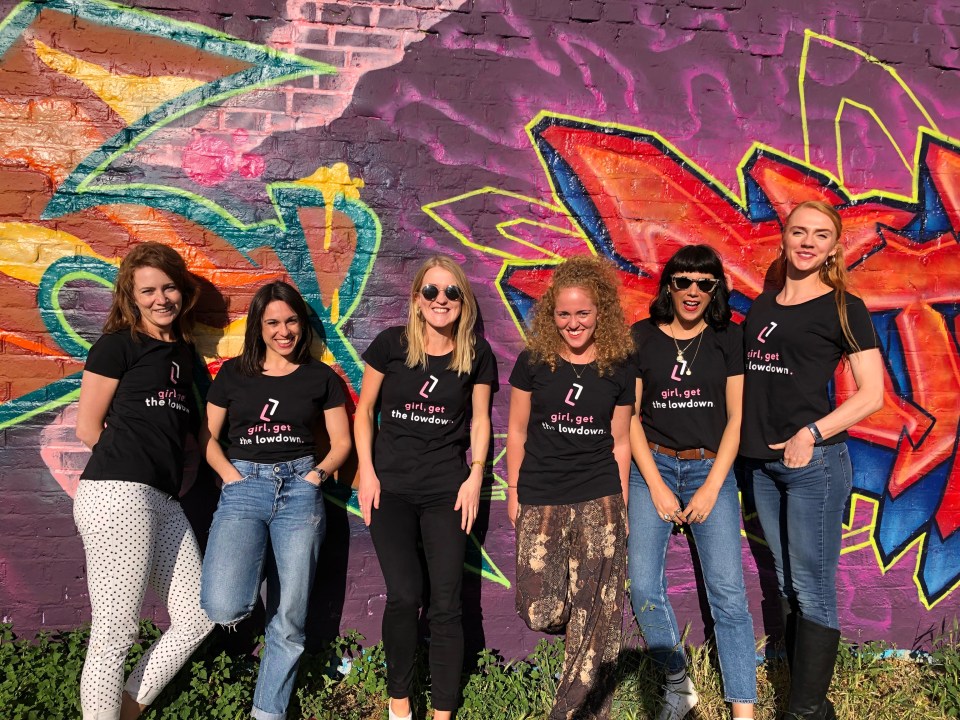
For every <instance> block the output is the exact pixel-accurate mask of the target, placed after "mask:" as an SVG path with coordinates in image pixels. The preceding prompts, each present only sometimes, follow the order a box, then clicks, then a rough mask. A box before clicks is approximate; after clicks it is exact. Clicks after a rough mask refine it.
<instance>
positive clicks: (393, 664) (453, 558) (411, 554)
mask: <svg viewBox="0 0 960 720" xmlns="http://www.w3.org/2000/svg"><path fill="white" fill-rule="evenodd" d="M455 503H456V496H455V495H443V496H439V497H438V496H432V497H422V498H418V497H413V496H408V495H393V494H391V493H388V492H381V493H380V509H379V510H377V509H374V510H373V515H372V518H371V521H370V536H371V537H372V538H373V545H374V548H376V551H377V559H378V560H379V561H380V570H381V571H382V572H383V579H384V581H385V582H386V585H387V606H386V609H385V610H384V613H383V647H384V651H385V652H386V655H387V691H388V692H389V694H390V697H392V698H404V697H409V696H410V686H411V684H412V681H413V659H414V655H415V653H416V649H417V626H418V620H419V611H420V607H421V606H422V604H423V603H422V593H423V568H422V566H421V563H420V555H419V553H418V551H417V541H418V540H419V539H422V541H423V551H424V555H425V556H426V559H427V573H428V577H429V578H430V609H429V611H428V613H427V619H428V620H429V623H430V676H431V678H432V683H433V687H432V695H433V707H434V708H435V709H437V710H451V711H452V710H456V709H457V700H458V696H459V691H460V673H461V671H462V669H463V624H462V621H461V617H462V613H461V606H462V601H461V597H460V594H461V590H462V587H463V559H464V552H465V550H466V539H467V536H466V534H465V533H464V532H463V530H461V529H460V522H461V513H460V512H459V511H456V512H455V511H454V509H453V506H454V504H455Z"/></svg>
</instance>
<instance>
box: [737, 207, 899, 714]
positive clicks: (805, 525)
mask: <svg viewBox="0 0 960 720" xmlns="http://www.w3.org/2000/svg"><path fill="white" fill-rule="evenodd" d="M842 233H843V225H842V222H841V218H840V214H839V213H838V212H837V211H836V209H835V208H834V207H833V206H832V205H828V204H827V203H824V202H821V201H808V202H803V203H800V204H799V205H797V206H796V207H795V208H794V209H793V211H792V212H791V213H790V214H789V215H788V216H787V218H786V220H785V221H784V223H783V235H782V238H781V247H780V257H779V258H778V260H777V261H776V264H775V266H774V267H773V268H772V275H773V276H774V277H775V278H776V279H777V280H778V281H779V283H778V284H779V288H778V289H776V290H772V291H769V292H765V293H763V294H761V295H760V296H759V297H758V298H757V299H756V300H754V301H753V305H752V306H751V307H750V312H749V313H748V314H747V319H746V322H745V323H744V335H745V337H746V347H745V349H746V351H747V357H746V363H747V364H746V384H745V386H744V402H743V408H744V413H743V432H742V436H741V441H740V454H741V455H743V457H744V458H745V468H746V472H747V477H748V478H751V479H752V482H753V495H754V500H755V502H756V506H757V516H758V517H759V519H760V524H761V525H762V526H763V534H764V537H765V538H766V540H767V543H768V544H769V546H770V551H771V552H772V553H773V559H774V564H775V565H776V570H777V582H778V584H779V587H780V596H781V599H780V602H781V606H782V608H783V614H784V622H785V639H786V644H787V660H788V661H789V665H790V672H791V682H790V699H789V701H788V704H787V712H786V715H785V717H786V718H789V719H790V720H796V719H799V718H816V719H817V720H832V719H833V718H836V713H835V711H834V709H833V704H832V703H831V702H830V700H829V698H827V690H828V689H829V687H830V679H831V678H832V677H833V666H834V663H835V662H836V658H837V646H838V644H839V642H840V629H839V627H840V625H839V621H838V617H837V588H836V573H837V566H838V564H839V561H840V539H841V534H842V524H843V516H844V508H845V507H846V504H847V498H848V497H849V496H850V490H851V487H852V484H853V469H852V467H851V465H850V455H849V453H848V452H847V444H846V442H845V440H846V439H847V437H848V436H847V429H848V428H850V427H851V426H853V425H855V424H856V423H858V422H860V421H861V420H863V419H864V418H866V417H868V416H869V415H871V414H872V413H874V412H876V411H877V410H879V409H880V407H881V406H882V404H883V359H882V358H881V356H880V350H879V347H878V341H877V336H876V333H875V332H874V329H873V323H872V322H871V319H870V313H869V312H868V311H867V308H866V306H865V305H864V303H863V300H861V299H860V298H858V297H856V296H855V295H851V294H850V293H849V292H847V268H846V263H845V261H844V257H843V245H842V244H841V243H840V238H841V235H842ZM841 364H843V365H846V366H847V367H846V368H845V370H849V372H850V373H851V374H852V376H853V381H854V383H855V385H856V388H857V389H856V391H855V392H854V393H853V394H851V395H850V396H849V397H847V398H846V399H844V400H843V401H842V402H837V403H834V402H833V401H832V399H831V397H830V381H831V380H832V379H833V377H834V373H835V372H836V370H837V368H838V367H839V366H841Z"/></svg>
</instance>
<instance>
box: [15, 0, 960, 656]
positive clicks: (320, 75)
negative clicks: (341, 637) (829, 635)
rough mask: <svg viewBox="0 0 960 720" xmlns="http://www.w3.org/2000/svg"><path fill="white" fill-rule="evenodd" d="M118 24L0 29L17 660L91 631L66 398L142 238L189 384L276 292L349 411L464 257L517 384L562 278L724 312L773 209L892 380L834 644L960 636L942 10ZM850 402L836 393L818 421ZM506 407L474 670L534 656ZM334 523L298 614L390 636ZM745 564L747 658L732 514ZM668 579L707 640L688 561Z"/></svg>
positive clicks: (761, 258)
mask: <svg viewBox="0 0 960 720" xmlns="http://www.w3.org/2000/svg"><path fill="white" fill-rule="evenodd" d="M131 4H132V5H133V7H125V6H120V5H117V4H115V3H112V2H107V1H106V0H44V1H41V0H36V1H28V2H20V3H17V4H14V3H10V2H7V3H5V4H0V13H2V19H0V297H2V302H0V356H2V357H0V367H2V368H3V370H2V373H0V376H2V385H0V431H2V433H3V435H2V437H3V443H2V445H0V485H2V488H3V490H4V493H5V499H6V502H5V503H4V506H3V509H0V523H2V524H3V527H4V533H3V541H2V544H0V615H2V616H3V617H2V619H4V620H6V621H10V622H14V623H15V627H16V629H17V630H18V631H20V632H25V633H29V632H32V631H34V630H36V629H38V628H43V627H48V628H52V627H65V626H73V625H77V624H79V623H80V622H82V621H83V620H85V619H86V618H87V617H88V612H89V610H88V605H87V602H86V597H85V579H84V575H83V567H82V565H83V561H82V548H81V547H80V543H79V538H78V537H77V536H76V532H75V528H74V526H73V523H72V516H71V501H70V497H71V496H72V494H73V491H74V489H75V487H76V483H77V480H78V477H79V473H80V471H81V469H82V467H83V465H84V463H85V461H86V457H87V455H86V451H85V449H84V448H83V447H82V446H81V445H80V444H79V443H78V442H77V441H76V440H75V439H74V437H73V424H74V421H75V412H76V406H75V401H76V398H77V395H78V391H79V378H80V373H81V371H82V368H83V362H84V359H85V357H86V353H87V351H88V349H89V347H90V345H91V343H92V342H93V341H94V340H95V339H96V337H97V335H98V333H99V330H100V326H101V324H102V319H103V317H104V315H105V312H106V309H107V306H108V304H109V292H110V289H111V288H112V283H113V280H114V278H115V276H116V268H117V265H118V264H119V261H120V258H122V257H123V255H124V254H125V253H126V252H127V251H128V249H129V248H130V247H131V246H133V245H135V244H136V243H139V242H143V241H146V240H156V241H159V242H163V243H166V244H168V245H170V246H171V247H173V248H175V249H177V250H178V251H179V252H180V253H181V254H182V255H183V256H184V257H185V258H186V259H187V261H188V264H189V266H190V267H191V269H192V271H193V272H194V273H195V274H196V276H197V277H198V278H199V279H200V281H201V283H202V286H203V296H202V304H201V312H200V321H201V326H200V329H199V338H198V342H197V349H198V352H199V355H200V358H201V360H200V363H201V364H202V365H203V366H204V368H205V370H206V371H207V372H206V373H205V374H208V375H214V374H215V373H216V372H217V370H218V368H219V365H220V363H221V362H222V361H223V359H224V358H226V357H230V356H232V355H235V354H236V353H237V352H238V351H239V347H240V342H241V339H242V336H243V332H244V327H243V323H244V315H245V310H246V306H247V304H248V301H249V299H250V297H251V295H252V293H253V292H254V290H255V288H256V287H257V286H259V285H260V284H261V283H263V282H265V281H268V280H270V279H274V278H285V279H288V280H290V281H291V282H293V283H294V284H295V285H297V286H298V287H299V288H300V290H301V291H302V292H303V294H304V296H305V297H306V299H307V301H308V303H309V305H310V307H311V309H312V311H313V313H314V314H315V317H314V324H315V327H316V329H317V331H318V334H319V336H320V338H321V339H322V341H323V353H324V359H325V360H326V361H327V362H328V363H330V364H331V365H332V366H333V367H334V368H335V369H336V371H337V372H338V373H339V375H340V376H341V378H342V379H343V380H344V382H345V383H346V385H347V387H348V388H349V390H350V392H351V394H352V396H353V397H354V398H355V397H356V394H357V392H358V390H359V382H360V378H361V376H362V372H363V365H362V362H361V360H360V353H361V352H362V351H363V350H364V349H365V348H366V346H367V344H368V343H369V342H370V340H372V338H373V337H374V336H375V335H376V334H377V333H378V332H379V330H381V329H383V328H384V327H386V326H388V325H390V324H396V323H398V322H402V319H403V317H404V312H405V309H404V308H403V298H404V297H405V295H406V292H407V283H409V278H410V276H411V274H412V270H413V268H414V267H415V266H416V265H417V264H418V263H419V261H420V260H421V259H422V258H423V257H424V256H426V255H427V254H430V253H432V252H443V253H446V254H449V255H452V256H454V257H455V258H457V260H458V261H460V262H461V263H462V264H463V265H464V267H465V270H466V271H467V273H468V275H469V277H470V279H471V282H472V283H473V284H474V285H475V288H476V290H477V296H478V300H479V303H480V309H481V317H482V329H483V332H484V333H485V335H486V336H487V338H488V340H490V342H491V345H492V347H493V348H494V351H495V353H496V354H497V356H498V359H499V364H500V371H501V385H502V386H503V387H504V388H505V389H506V388H507V384H506V382H505V380H506V377H507V375H508V374H509V370H510V368H511V367H512V364H513V360H514V358H515V357H516V355H517V353H518V352H519V350H520V349H521V347H522V343H523V334H524V326H525V319H526V317H527V316H528V314H529V311H530V309H531V307H532V305H533V303H534V302H535V301H536V299H537V298H538V297H539V295H540V293H542V291H543V288H544V287H545V285H546V283H547V282H548V280H549V277H550V273H551V272H552V269H553V268H554V267H555V266H556V265H557V264H559V263H561V262H563V261H564V260H565V259H566V258H568V257H571V256H574V255H578V254H597V255H602V256H605V257H607V258H609V259H610V260H611V261H612V262H613V263H614V264H615V265H616V267H617V268H618V269H619V271H620V275H621V279H622V282H623V295H622V297H623V302H624V306H625V308H626V309H627V311H628V315H629V317H630V319H639V318H641V317H643V316H644V315H645V313H646V307H647V305H648V304H649V301H650V299H651V294H652V292H653V291H654V289H655V283H654V281H653V279H654V278H656V277H657V276H658V274H659V271H660V268H661V267H662V265H663V263H664V262H665V261H666V259H667V258H668V257H669V256H670V255H671V254H672V253H673V252H674V251H675V250H676V249H677V248H678V247H680V246H682V245H684V244H688V243H691V242H709V243H711V244H713V245H714V246H716V247H717V248H718V249H720V250H721V251H722V253H723V255H724V257H725V259H726V261H727V264H728V266H729V269H730V273H731V281H732V283H733V289H734V297H733V301H734V307H735V311H736V313H737V314H738V316H740V317H742V315H743V314H744V313H746V311H747V310H748V309H749V307H750V303H751V301H752V299H753V298H754V297H756V295H757V294H758V293H759V292H760V290H761V289H762V288H763V286H764V282H765V274H766V271H767V268H768V266H769V264H770V262H771V260H772V259H773V258H774V256H775V255H776V252H777V243H778V240H779V230H780V221H781V218H782V217H783V215H784V212H785V210H787V209H789V207H791V206H792V205H793V204H794V203H796V202H798V201H800V200H804V199H811V198H822V199H825V200H827V201H828V202H831V203H833V204H834V205H836V206H837V207H838V208H839V209H840V211H841V214H842V215H843V218H844V223H845V227H846V229H847V233H846V243H847V257H848V258H849V260H850V272H851V276H852V278H853V283H854V291H855V292H856V293H858V294H859V295H861V296H862V297H863V298H864V300H865V301H866V302H867V305H868V306H869V308H870V310H871V312H872V314H873V319H874V322H875V325H876V327H877V329H878V331H879V333H880V338H881V343H882V347H883V352H884V356H885V363H886V365H885V366H886V372H887V377H886V398H885V405H884V409H883V410H882V411H881V412H880V413H878V414H877V415H875V416H874V417H872V418H870V419H869V420H868V421H866V422H864V423H862V424H861V425H860V426H858V427H857V428H855V429H854V431H853V436H854V438H855V439H854V440H853V441H852V443H851V447H852V452H853V460H854V465H855V469H856V479H855V489H854V497H853V500H852V502H851V507H850V514H849V517H848V522H847V524H846V525H845V535H844V554H843V557H842V558H841V573H840V586H841V598H840V605H841V618H842V622H843V626H844V631H845V632H846V633H848V634H849V635H852V636H860V637H863V638H864V639H878V638H879V639H887V640H890V641H893V642H897V643H899V644H900V645H902V646H904V647H909V646H913V645H918V644H924V643H927V642H929V640H930V639H931V637H932V634H933V633H935V631H936V628H937V627H938V626H940V625H942V624H943V623H944V622H948V621H949V620H950V619H952V618H953V617H954V616H956V615H957V612H958V608H960V592H958V588H960V539H958V537H960V530H958V528H960V464H958V463H957V461H956V453H957V447H958V436H960V409H958V403H957V401H956V398H957V397H958V393H960V369H958V368H960V357H958V345H957V316H958V307H960V250H958V248H957V238H958V235H957V232H958V230H960V189H958V186H957V178H958V177H960V175H958V173H957V170H958V168H960V141H958V140H957V139H956V138H958V137H960V119H958V117H957V113H956V109H955V103H951V102H950V100H951V99H952V98H953V97H960V84H958V85H957V86H954V84H953V83H954V82H955V81H954V80H953V76H952V75H950V74H946V75H944V74H943V73H939V74H937V75H932V74H931V73H932V72H934V71H933V70H931V67H932V66H931V65H929V64H924V63H926V58H927V57H928V56H927V55H926V54H925V53H927V52H929V53H930V55H929V57H930V58H932V59H931V60H930V62H931V63H933V65H935V66H936V67H938V68H949V67H957V66H958V65H960V63H958V62H957V59H956V58H954V57H953V56H952V55H951V51H950V50H949V48H951V47H955V46H956V45H957V44H958V42H960V40H954V39H953V33H955V23H952V21H951V17H952V15H951V14H950V11H949V8H946V9H942V10H941V9H940V8H939V5H937V4H936V3H933V4H931V7H930V8H928V10H929V12H927V14H925V15H924V14H923V13H921V12H920V11H919V10H917V11H914V10H909V11H907V10H903V12H901V11H900V10H897V11H896V12H894V8H895V4H894V3H887V2H886V1H885V0H882V1H881V2H878V3H875V6H876V7H875V8H873V9H872V10H871V13H872V15H871V16H870V17H866V18H859V17H855V16H852V15H850V13H849V11H843V12H839V11H838V8H840V7H841V6H842V3H839V4H838V3H837V2H833V1H832V0H811V2H810V3H808V5H809V6H810V7H808V8H805V9H804V10H803V12H802V13H801V12H800V11H798V10H796V9H795V8H794V7H793V4H791V3H786V2H779V0H772V1H771V2H770V3H768V4H766V5H765V7H764V8H763V9H754V10H749V11H748V9H742V8H741V9H736V8H726V7H717V8H699V9H691V8H688V7H686V6H685V4H684V3H682V2H680V0H676V1H674V0H668V1H667V2H662V3H655V4H638V3H633V2H627V1H626V0H624V1H623V2H619V1H616V0H614V1H609V2H605V3H601V4H597V8H595V9H590V8H588V7H587V5H590V4H589V3H580V4H576V3H574V4H570V7H569V8H568V7H566V4H563V5H564V7H565V8H566V9H564V10H563V12H562V13H561V12H560V11H559V10H557V11H554V10H550V11H549V12H548V10H547V9H546V8H545V6H544V4H543V3H541V2H538V1H537V0H496V1H494V0H475V1H474V2H452V3H451V2H437V3H435V4H430V3H416V5H417V7H413V6H412V5H408V4H402V3H400V4H393V3H390V2H385V3H370V2H364V1H362V0H356V1H353V0H349V1H347V0H345V1H343V2H340V3H338V4H336V5H335V6H334V5H331V4H329V3H327V4H323V3H312V2H305V1H304V0H283V1H281V2H272V3H263V2H259V1H258V0H244V1H243V2H240V1H239V0H238V2H237V3H235V5H236V8H235V9H231V11H230V12H227V11H224V10H222V9H221V7H220V4H219V3H216V2H212V1H210V0H200V1H199V2H198V3H196V5H197V7H196V8H181V9H175V10H169V11H164V10H157V9H155V8H156V3H149V2H146V0H144V2H133V3H131ZM705 4H709V3H705ZM267 5H269V9H265V8H266V6H267ZM748 5H749V4H748ZM137 6H142V8H138V7H137ZM274 6H276V7H274ZM888 6H889V7H888ZM148 7H149V8H150V9H147V8H148ZM592 7H593V6H592V5H591V8H592ZM885 12H889V13H891V18H887V20H893V15H896V20H897V22H896V23H894V22H886V21H883V22H881V21H882V20H883V17H885V16H883V13H885ZM551 13H552V14H551ZM557 13H559V14H557ZM903 13H907V14H909V13H915V14H916V13H920V14H919V15H918V16H917V17H901V15H902V14H903ZM877 14H879V16H878V15H877ZM881 16H882V17H881ZM878 17H879V19H878ZM823 18H831V20H829V21H824V20H823ZM878 23H879V24H882V25H883V29H882V30H879V29H878V28H877V27H876V25H877V24H878ZM897 23H899V25H898V24H897ZM929 27H933V28H935V29H936V31H937V32H939V33H941V34H942V37H939V38H934V37H932V35H930V32H931V31H929V30H927V29H926V28H929ZM924 32H925V33H927V35H926V36H924V37H925V48H926V49H924V50H923V52H921V51H920V50H917V51H916V52H917V54H911V53H912V52H913V49H914V46H915V45H916V42H915V40H914V39H913V38H914V37H915V36H916V34H917V33H921V34H922V33H924ZM884 33H885V34H884ZM691 58H699V59H698V60H697V61H695V62H694V61H693V60H691ZM920 58H923V59H924V60H923V62H921V61H920ZM319 349H320V346H318V351H319ZM202 385H204V383H201V386H202ZM850 389H851V379H850V378H849V377H848V376H846V375H843V374H839V375H838V376H837V377H836V380H835V388H834V391H835V394H836V397H837V398H842V397H843V396H844V394H845V393H848V392H850ZM204 390H205V387H200V388H199V391H200V392H201V393H202V392H203V391H204ZM508 395H509V393H508V392H500V393H499V395H498V396H497V398H496V399H495V405H494V426H495V432H497V436H496V438H495V442H494V448H493V451H492V452H491V455H490V457H489V461H490V465H489V468H490V472H489V477H488V482H487V485H486V486H485V488H484V494H483V499H484V517H482V518H481V521H480V522H479V523H478V527H477V529H476V530H475V532H474V535H473V536H472V538H471V540H472V542H471V543H468V548H469V550H468V562H467V567H468V569H469V570H470V571H471V572H470V576H469V578H468V587H467V594H468V596H469V597H468V600H467V605H466V610H467V614H468V615H469V616H470V618H471V620H470V625H471V631H472V632H473V634H474V637H473V638H472V639H471V642H472V643H473V644H475V645H479V644H486V645H487V646H490V647H494V648H497V649H499V650H501V651H502V652H504V653H505V654H507V655H522V654H525V653H526V652H528V651H529V649H530V648H531V647H532V646H533V644H534V642H535V639H536V636H535V635H534V634H532V633H529V632H527V631H526V629H525V628H524V626H523V624H522V622H521V621H520V620H519V619H518V618H517V617H516V614H515V612H514V611H513V587H512V578H513V569H512V565H513V534H512V529H511V528H510V526H509V523H508V522H507V520H506V515H505V486H506V481H505V478H506V467H505V459H504V454H505V447H504V437H503V435H502V434H501V433H502V432H503V431H504V430H505V428H506V417H507V402H506V400H507V396H508ZM215 500H216V491H215V489H213V485H212V479H211V478H210V476H209V472H208V471H205V470H204V468H202V467H201V468H200V471H199V473H198V474H197V480H196V482H195V483H194V484H193V486H192V487H190V489H189V490H188V492H187V493H186V495H185V498H184V503H185V506H186V507H187V508H188V511H190V512H191V513H192V514H191V519H192V520H193V521H194V522H195V524H196V525H197V526H198V534H199V535H200V536H201V537H203V536H204V530H205V528H204V522H207V523H208V522H209V514H208V513H207V515H204V510H203V509H202V508H204V507H206V508H207V510H209V505H210V503H211V502H214V503H215ZM328 500H329V501H330V502H331V503H332V505H331V507H336V508H338V510H339V511H340V513H341V515H340V516H339V517H340V520H339V523H340V524H339V526H338V527H339V530H337V531H335V532H332V533H331V535H330V537H329V539H328V542H327V543H326V544H325V547H324V559H323V562H324V563H326V573H325V574H324V573H323V572H321V575H323V580H322V582H321V583H320V585H318V589H317V590H315V595H316V594H318V592H319V594H320V595H322V598H323V599H322V601H321V602H320V604H319V605H318V609H316V610H315V614H317V615H322V616H323V617H325V618H327V620H328V621H329V622H330V623H333V624H334V625H338V626H339V627H340V628H344V629H345V628H351V627H355V628H358V629H360V630H361V631H362V632H363V633H365V634H366V635H368V636H369V637H373V638H376V637H378V636H379V617H380V612H381V610H382V607H383V602H384V597H383V586H382V580H381V578H380V575H379V568H378V567H377V563H376V559H375V557H374V555H373V549H372V544H371V542H370V540H369V535H368V534H367V532H366V529H365V528H364V527H363V524H362V522H361V521H360V520H359V519H358V513H357V506H356V496H355V493H353V492H352V491H351V489H350V488H349V485H348V484H341V485H339V486H337V487H336V488H334V489H332V490H330V492H329V493H328ZM745 535H746V538H745V542H744V550H743V556H744V561H745V565H746V568H747V573H748V576H749V587H750V592H751V607H752V609H753V611H754V614H755V617H756V619H757V623H756V624H757V632H758V635H760V634H763V633H766V632H771V631H772V629H771V627H770V626H769V623H768V621H767V617H766V616H767V611H768V608H767V607H766V605H767V604H768V598H767V597H766V593H768V587H766V585H768V584H769V580H770V572H769V568H765V567H764V564H763V560H762V559H761V558H760V557H759V555H758V554H757V548H758V547H762V542H761V538H759V536H758V525H757V523H756V521H755V518H753V517H751V516H749V514H748V516H747V518H746V522H745ZM669 573H670V578H671V586H672V594H673V595H674V596H675V605H676V607H677V608H678V610H679V612H680V613H681V614H682V615H683V616H684V617H685V618H686V619H689V620H691V621H692V622H693V625H694V627H693V631H692V634H691V637H692V638H694V639H699V638H700V637H702V626H703V622H702V613H701V612H700V609H699V606H698V604H697V601H696V593H695V592H694V590H695V589H696V577H695V575H694V574H693V573H692V571H691V567H690V559H689V552H688V551H687V548H686V543H685V540H684V539H683V538H682V537H677V538H676V539H675V546H674V548H673V551H672V552H671V560H670V567H669ZM146 612H148V613H152V614H157V613H158V611H157V609H156V606H155V604H153V605H151V604H150V603H149V602H148V607H147V610H146ZM159 617H160V618H161V619H162V613H161V614H159ZM331 618H332V619H331ZM325 629H326V630H329V629H330V628H329V627H327V628H325Z"/></svg>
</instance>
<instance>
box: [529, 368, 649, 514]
mask: <svg viewBox="0 0 960 720" xmlns="http://www.w3.org/2000/svg"><path fill="white" fill-rule="evenodd" d="M635 374H636V373H635V371H634V369H633V366H632V364H630V363H623V364H622V365H619V366H617V367H615V368H613V369H611V370H609V371H608V372H607V374H606V375H604V376H603V377H600V375H599V374H597V369H596V366H595V365H594V364H592V363H591V364H589V365H572V364H571V363H568V362H566V361H565V360H560V363H559V364H558V365H557V370H556V372H554V371H552V370H551V369H550V366H549V365H546V364H545V363H540V362H538V363H534V364H531V363H530V351H529V350H524V351H523V352H522V353H520V357H518V358H517V363H516V365H514V367H513V372H512V373H510V384H511V385H512V386H513V387H515V388H517V389H518V390H525V391H526V392H529V393H530V394H531V395H530V421H529V423H528V424H527V441H526V443H525V444H524V446H523V450H524V455H523V462H522V463H521V465H520V481H519V483H518V489H517V493H518V496H517V497H518V500H519V501H520V502H521V503H524V504H529V505H568V504H571V503H579V502H586V501H587V500H596V499H597V498H601V497H607V496H609V495H615V494H617V493H619V492H621V487H620V470H619V468H618V466H617V460H616V458H615V457H614V455H613V435H612V434H611V432H610V426H611V420H612V419H613V411H614V407H615V406H617V405H633V402H634V398H635V390H636V381H635V379H634V377H635Z"/></svg>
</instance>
